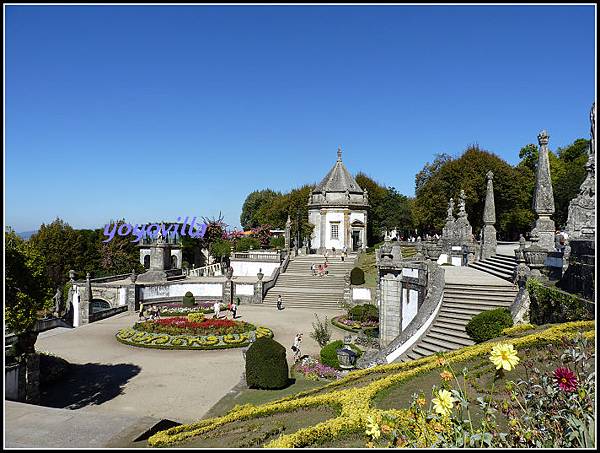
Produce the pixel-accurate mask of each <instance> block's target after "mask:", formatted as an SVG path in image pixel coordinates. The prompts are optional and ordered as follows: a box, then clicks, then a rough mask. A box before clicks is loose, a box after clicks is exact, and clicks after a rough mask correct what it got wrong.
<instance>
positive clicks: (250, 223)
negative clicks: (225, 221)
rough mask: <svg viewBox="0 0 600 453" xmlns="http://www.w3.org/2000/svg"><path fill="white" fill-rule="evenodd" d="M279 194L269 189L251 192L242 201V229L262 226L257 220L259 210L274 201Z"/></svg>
mask: <svg viewBox="0 0 600 453" xmlns="http://www.w3.org/2000/svg"><path fill="white" fill-rule="evenodd" d="M280 196H281V193H279V192H275V191H274V190H271V189H263V190H255V191H254V192H251V193H250V194H249V195H248V196H247V197H246V200H245V201H244V205H243V206H242V213H241V214H240V224H241V225H242V228H244V229H250V228H256V227H259V226H260V225H262V224H264V223H265V222H263V221H262V220H264V219H260V218H259V211H260V208H261V207H263V206H264V205H268V204H270V203H271V202H272V201H273V200H274V199H276V198H277V197H280Z"/></svg>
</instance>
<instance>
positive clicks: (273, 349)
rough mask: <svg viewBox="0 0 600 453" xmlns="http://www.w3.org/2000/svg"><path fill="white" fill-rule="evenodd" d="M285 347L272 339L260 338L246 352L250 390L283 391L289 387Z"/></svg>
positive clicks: (247, 377)
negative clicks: (282, 389)
mask: <svg viewBox="0 0 600 453" xmlns="http://www.w3.org/2000/svg"><path fill="white" fill-rule="evenodd" d="M288 382H289V370H288V364H287V360H286V358H285V347H283V346H282V345H281V344H279V343H277V342H276V341H275V340H272V339H270V338H259V339H258V340H256V341H255V342H254V343H252V345H251V346H250V347H249V348H248V351H246V384H248V387H249V388H257V389H267V390H268V389H281V388H284V387H285V386H287V385H288Z"/></svg>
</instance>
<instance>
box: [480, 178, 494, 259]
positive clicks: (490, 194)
mask: <svg viewBox="0 0 600 453" xmlns="http://www.w3.org/2000/svg"><path fill="white" fill-rule="evenodd" d="M486 178H487V192H486V194H485V206H484V208H483V229H482V230H481V259H482V260H485V259H488V258H490V257H492V256H494V255H496V247H497V245H498V242H497V240H496V228H495V227H494V224H495V223H496V206H495V204H494V185H493V182H492V180H493V179H494V173H492V172H491V171H488V172H487V174H486Z"/></svg>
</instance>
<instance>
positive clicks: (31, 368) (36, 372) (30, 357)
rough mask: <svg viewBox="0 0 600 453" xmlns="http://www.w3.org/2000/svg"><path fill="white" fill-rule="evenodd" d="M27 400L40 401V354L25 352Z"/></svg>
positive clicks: (30, 401)
mask: <svg viewBox="0 0 600 453" xmlns="http://www.w3.org/2000/svg"><path fill="white" fill-rule="evenodd" d="M24 362H25V402H26V403H29V404H37V403H39V402H40V356H39V355H38V354H35V353H33V354H25V357H24Z"/></svg>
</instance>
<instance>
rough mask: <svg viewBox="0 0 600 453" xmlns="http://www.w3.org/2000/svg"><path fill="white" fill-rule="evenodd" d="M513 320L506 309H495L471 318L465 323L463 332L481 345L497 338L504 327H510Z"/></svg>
mask: <svg viewBox="0 0 600 453" xmlns="http://www.w3.org/2000/svg"><path fill="white" fill-rule="evenodd" d="M512 325H513V320H512V316H511V315H510V311H509V310H508V309H506V308H496V309H495V310H488V311H484V312H482V313H479V314H478V315H475V316H473V318H471V320H470V321H469V322H468V323H467V325H466V327H465V330H466V331H467V334H469V336H470V337H471V338H472V339H473V341H475V343H482V342H484V341H487V340H491V339H492V338H497V337H499V336H500V335H501V334H502V330H503V329H505V328H506V327H512Z"/></svg>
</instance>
